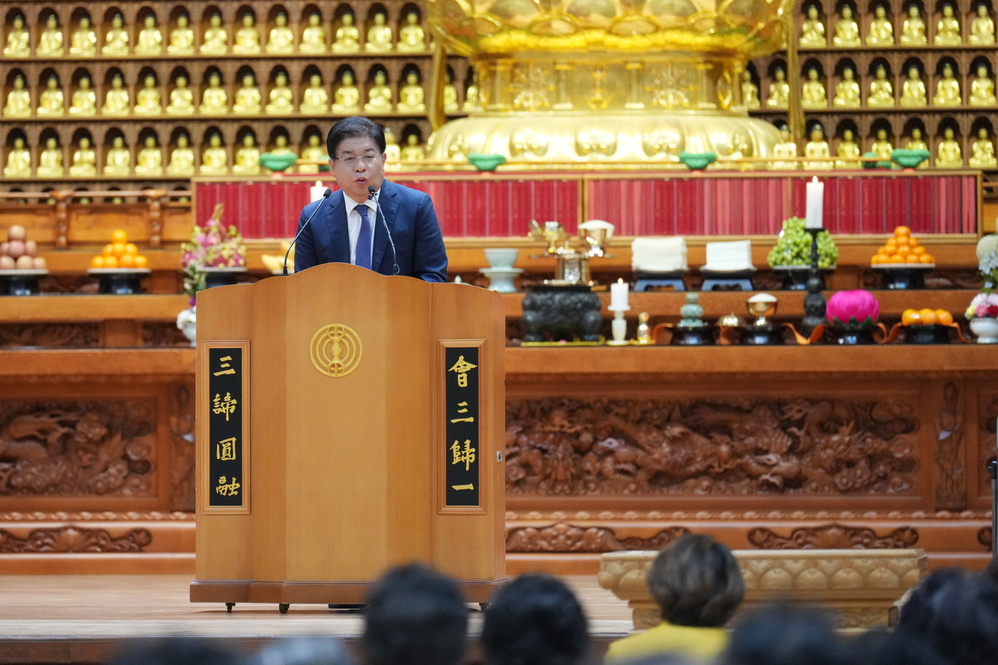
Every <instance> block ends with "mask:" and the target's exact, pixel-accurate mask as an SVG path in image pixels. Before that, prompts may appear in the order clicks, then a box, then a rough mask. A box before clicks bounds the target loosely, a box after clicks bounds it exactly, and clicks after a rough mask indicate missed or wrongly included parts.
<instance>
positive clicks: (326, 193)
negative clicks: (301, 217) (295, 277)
mask: <svg viewBox="0 0 998 665" xmlns="http://www.w3.org/2000/svg"><path fill="white" fill-rule="evenodd" d="M332 195H333V190H331V189H329V188H328V187H326V191H324V192H323V193H322V199H321V200H320V201H319V205H317V206H315V210H313V211H312V214H311V215H309V216H308V219H306V220H305V223H304V224H302V225H301V228H300V229H298V233H296V234H295V239H294V240H292V241H291V244H290V245H288V251H286V252H285V253H284V276H285V277H287V276H288V256H290V255H291V248H292V247H294V246H295V243H296V242H298V236H300V235H301V232H302V231H304V230H305V227H306V226H308V223H309V222H311V221H312V218H313V217H315V213H317V212H319V208H321V207H322V204H323V203H325V202H326V199H328V198H329V197H330V196H332Z"/></svg>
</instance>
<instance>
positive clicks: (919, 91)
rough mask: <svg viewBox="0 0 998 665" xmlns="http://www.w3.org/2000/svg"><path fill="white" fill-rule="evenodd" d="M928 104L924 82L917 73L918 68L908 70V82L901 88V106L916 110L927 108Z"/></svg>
mask: <svg viewBox="0 0 998 665" xmlns="http://www.w3.org/2000/svg"><path fill="white" fill-rule="evenodd" d="M928 104H929V102H928V101H927V99H926V97H925V82H924V81H923V80H922V75H921V73H920V72H919V71H918V67H909V68H908V80H907V81H905V82H904V85H903V86H902V87H901V106H904V107H907V108H917V107H921V106H928Z"/></svg>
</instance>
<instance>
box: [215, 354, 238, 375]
mask: <svg viewBox="0 0 998 665" xmlns="http://www.w3.org/2000/svg"><path fill="white" fill-rule="evenodd" d="M230 360H232V356H224V357H222V358H219V359H218V361H219V362H220V363H222V364H221V365H219V367H221V369H220V370H219V371H217V372H213V374H214V375H215V376H222V375H223V374H235V373H236V370H234V369H232V367H231V366H230V365H229V362H228V361H230Z"/></svg>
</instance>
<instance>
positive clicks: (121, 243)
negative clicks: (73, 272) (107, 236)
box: [90, 229, 149, 268]
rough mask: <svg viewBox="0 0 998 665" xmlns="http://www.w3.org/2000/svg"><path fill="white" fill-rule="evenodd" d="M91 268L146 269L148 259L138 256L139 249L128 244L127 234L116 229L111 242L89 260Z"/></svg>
mask: <svg viewBox="0 0 998 665" xmlns="http://www.w3.org/2000/svg"><path fill="white" fill-rule="evenodd" d="M90 267H91V268H148V267H149V259H147V258H146V257H145V256H143V255H142V254H139V248H138V247H136V246H135V245H134V244H133V243H130V242H128V234H127V233H125V232H124V231H122V230H121V229H117V230H116V231H115V232H114V233H112V234H111V242H109V243H108V244H106V245H104V249H103V251H101V253H100V254H98V255H97V256H95V257H94V258H92V259H90Z"/></svg>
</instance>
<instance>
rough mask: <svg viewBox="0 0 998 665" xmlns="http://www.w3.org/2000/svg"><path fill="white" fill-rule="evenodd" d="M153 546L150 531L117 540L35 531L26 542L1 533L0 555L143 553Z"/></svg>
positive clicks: (100, 532) (96, 532) (70, 531)
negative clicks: (145, 549) (146, 548)
mask: <svg viewBox="0 0 998 665" xmlns="http://www.w3.org/2000/svg"><path fill="white" fill-rule="evenodd" d="M151 542H152V534H151V533H150V532H149V531H148V530H147V529H132V530H130V531H128V532H127V533H126V534H125V535H123V536H118V537H115V536H112V535H111V534H110V533H109V532H108V531H106V530H104V529H84V528H81V527H74V526H66V527H58V528H53V529H35V530H34V531H32V532H31V533H29V534H28V535H27V537H24V538H20V537H18V536H15V535H14V534H12V533H11V532H10V531H7V530H6V529H0V554H43V553H44V554H68V553H101V552H141V551H142V550H143V549H144V548H145V547H146V546H148V545H149V543H151Z"/></svg>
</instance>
